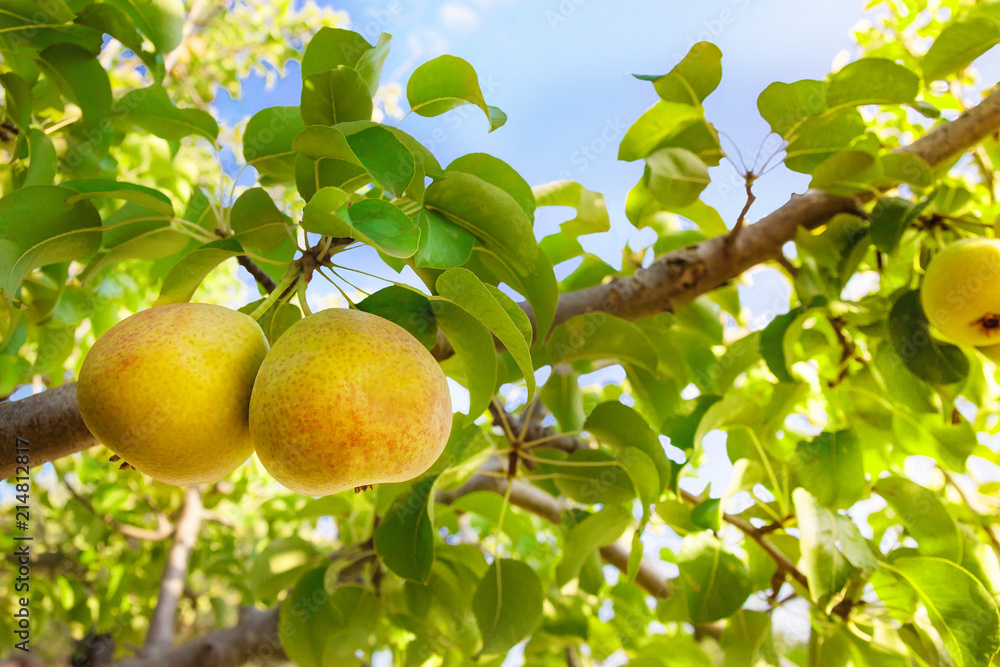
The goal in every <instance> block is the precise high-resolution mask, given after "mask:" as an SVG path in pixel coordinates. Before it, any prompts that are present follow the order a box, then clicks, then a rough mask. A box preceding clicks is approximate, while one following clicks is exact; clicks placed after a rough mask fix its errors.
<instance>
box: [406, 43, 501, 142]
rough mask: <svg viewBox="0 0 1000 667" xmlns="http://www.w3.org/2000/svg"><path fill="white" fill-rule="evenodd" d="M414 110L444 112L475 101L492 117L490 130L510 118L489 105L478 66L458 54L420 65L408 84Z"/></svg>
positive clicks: (432, 112) (431, 112)
mask: <svg viewBox="0 0 1000 667" xmlns="http://www.w3.org/2000/svg"><path fill="white" fill-rule="evenodd" d="M406 99H407V101H408V102H409V103H410V110H411V111H413V112H414V113H417V114H419V115H421V116H427V117H430V116H440V115H441V114H443V113H445V112H447V111H451V110H452V109H455V108H457V107H460V106H463V105H466V104H474V105H476V106H477V107H479V108H480V109H482V110H483V113H485V114H486V117H487V118H488V119H489V121H490V132H492V131H493V130H495V129H497V128H499V127H501V126H502V125H503V124H504V123H505V122H507V115H506V114H505V113H504V112H503V111H501V110H500V109H498V108H497V107H493V106H488V105H487V104H486V100H485V99H484V98H483V91H482V89H481V88H480V86H479V77H478V76H477V75H476V70H475V69H474V68H473V67H472V65H470V64H469V63H468V62H466V61H464V60H462V59H461V58H458V57H456V56H449V55H444V56H438V57H437V58H434V59H433V60H429V61H428V62H426V63H424V64H423V65H420V66H419V67H418V68H417V69H416V70H414V72H413V74H411V75H410V80H409V81H408V82H407V84H406Z"/></svg>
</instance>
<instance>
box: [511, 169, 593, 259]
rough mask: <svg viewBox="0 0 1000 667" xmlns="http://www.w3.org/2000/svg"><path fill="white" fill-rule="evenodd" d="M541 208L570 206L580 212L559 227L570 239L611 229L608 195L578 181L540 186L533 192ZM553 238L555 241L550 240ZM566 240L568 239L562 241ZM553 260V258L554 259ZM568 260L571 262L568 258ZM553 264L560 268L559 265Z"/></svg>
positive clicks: (532, 190)
mask: <svg viewBox="0 0 1000 667" xmlns="http://www.w3.org/2000/svg"><path fill="white" fill-rule="evenodd" d="M531 192H532V194H533V195H534V198H535V203H536V204H537V205H538V206H540V207H541V206H570V207H572V208H574V209H576V217H575V218H572V219H571V220H567V221H565V222H563V223H561V224H560V225H559V228H560V229H561V230H562V231H563V234H565V235H566V236H568V237H574V238H575V237H577V236H583V235H584V234H597V233H599V232H606V231H608V230H609V229H611V219H610V218H609V217H608V207H607V205H605V203H604V195H602V194H601V193H600V192H593V191H591V190H588V189H587V188H585V187H583V186H582V185H580V184H579V183H576V182H574V181H552V182H551V183H545V184H544V185H536V186H535V187H533V188H532V189H531ZM549 238H551V237H549ZM560 238H565V237H560ZM550 257H551V255H550ZM565 259H570V258H569V257H566V258H565ZM553 262H554V263H555V264H558V263H559V262H558V261H555V258H553Z"/></svg>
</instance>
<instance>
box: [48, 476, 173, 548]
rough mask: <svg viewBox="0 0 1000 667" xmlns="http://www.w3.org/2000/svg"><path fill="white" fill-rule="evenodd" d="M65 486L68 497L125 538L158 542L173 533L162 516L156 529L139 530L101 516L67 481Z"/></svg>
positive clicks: (104, 515)
mask: <svg viewBox="0 0 1000 667" xmlns="http://www.w3.org/2000/svg"><path fill="white" fill-rule="evenodd" d="M63 483H64V484H65V485H66V490H67V491H69V495H71V496H73V499H74V500H76V501H77V502H78V503H80V504H81V505H83V507H84V508H86V509H87V510H88V511H89V512H90V513H91V514H93V515H94V516H96V517H98V518H99V519H100V520H101V521H103V522H104V523H106V524H108V525H109V526H111V527H112V528H114V529H115V530H116V531H118V532H119V533H121V534H122V535H124V536H125V537H134V538H135V539H137V540H145V541H147V542H159V541H161V540H165V539H167V538H168V537H170V536H171V535H172V534H173V532H174V525H173V524H172V523H170V521H169V520H168V519H167V517H165V516H163V515H162V514H157V515H156V528H155V529H150V528H139V527H137V526H133V525H131V524H127V523H122V522H121V521H119V520H118V519H116V518H114V517H113V516H111V515H110V514H102V513H101V512H98V511H97V508H95V507H94V505H93V504H92V503H91V502H90V501H89V500H87V499H86V498H85V497H84V496H82V495H81V494H80V493H79V492H78V491H77V490H76V489H74V488H73V485H72V484H70V483H69V481H64V482H63Z"/></svg>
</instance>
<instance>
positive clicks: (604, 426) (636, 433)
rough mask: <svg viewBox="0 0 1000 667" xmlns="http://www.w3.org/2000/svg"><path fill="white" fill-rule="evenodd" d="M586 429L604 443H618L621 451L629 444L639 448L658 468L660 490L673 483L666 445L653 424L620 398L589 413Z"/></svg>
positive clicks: (602, 404) (616, 444) (615, 444)
mask: <svg viewBox="0 0 1000 667" xmlns="http://www.w3.org/2000/svg"><path fill="white" fill-rule="evenodd" d="M583 428H584V430H586V431H589V432H590V433H591V435H593V436H594V437H596V438H597V439H598V440H600V441H601V442H604V443H607V444H610V445H614V446H616V447H617V448H619V449H620V450H624V449H625V448H627V447H637V448H639V449H640V450H641V451H642V452H643V453H644V454H646V455H647V456H648V457H649V458H650V460H651V461H652V462H653V465H654V466H655V467H656V471H657V474H658V476H659V491H661V492H662V491H663V490H665V489H666V488H667V487H668V486H669V485H670V481H671V465H670V461H669V459H667V454H666V452H665V451H664V450H663V445H661V444H660V440H659V437H658V436H657V434H656V433H655V432H653V429H652V428H650V427H649V424H647V423H646V421H645V420H644V419H643V418H642V417H641V416H639V413H638V412H636V411H635V410H633V409H632V408H630V407H628V406H627V405H625V404H623V403H620V402H618V401H607V402H605V403H601V404H599V405H598V406H597V407H595V408H594V409H593V410H592V411H591V412H590V415H588V416H587V421H586V423H585V424H584V426H583ZM657 495H659V493H657Z"/></svg>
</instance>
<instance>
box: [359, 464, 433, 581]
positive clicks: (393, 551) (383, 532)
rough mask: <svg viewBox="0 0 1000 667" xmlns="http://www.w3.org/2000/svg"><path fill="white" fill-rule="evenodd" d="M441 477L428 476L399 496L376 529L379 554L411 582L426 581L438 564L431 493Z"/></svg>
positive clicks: (388, 564)
mask: <svg viewBox="0 0 1000 667" xmlns="http://www.w3.org/2000/svg"><path fill="white" fill-rule="evenodd" d="M436 480H437V477H427V478H424V479H422V480H420V481H419V482H417V483H416V484H414V485H413V487H412V488H411V489H410V491H409V492H408V493H404V494H400V495H399V496H396V499H395V500H394V501H393V503H392V506H391V507H390V508H389V511H388V512H387V513H386V515H385V517H384V518H383V519H382V523H380V524H379V526H378V528H376V529H375V536H374V542H375V553H377V554H378V555H379V557H380V558H381V559H382V562H383V563H385V566H386V567H387V568H389V569H390V570H392V571H393V572H395V573H396V574H398V575H399V576H400V577H402V578H403V579H407V580H409V581H420V582H424V581H427V579H428V578H429V577H430V576H431V566H432V565H433V564H434V518H433V515H432V508H431V493H432V491H433V488H434V482H435V481H436Z"/></svg>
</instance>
